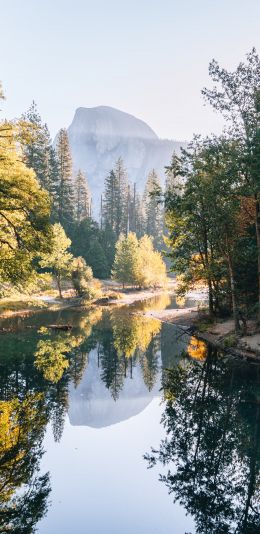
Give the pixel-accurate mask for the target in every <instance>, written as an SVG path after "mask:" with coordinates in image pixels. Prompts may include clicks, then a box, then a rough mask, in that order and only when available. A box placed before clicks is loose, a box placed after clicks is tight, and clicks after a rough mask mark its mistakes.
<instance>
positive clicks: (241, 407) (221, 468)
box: [0, 295, 260, 534]
mask: <svg viewBox="0 0 260 534" xmlns="http://www.w3.org/2000/svg"><path fill="white" fill-rule="evenodd" d="M169 306H176V302H175V301H173V300H171V301H170V300H169V297H168V296H167V295H162V296H160V297H156V298H155V299H153V300H152V301H150V302H139V303H138V304H136V305H135V306H132V307H130V308H128V309H126V308H124V307H120V308H113V309H111V310H109V309H105V310H102V309H101V308H93V309H90V310H88V311H87V312H84V313H82V312H79V311H74V312H72V311H66V310H65V311H64V312H62V313H58V314H57V313H49V312H48V313H42V314H39V315H37V316H35V317H33V318H24V319H23V320H21V319H20V320H19V328H18V331H17V332H16V333H11V332H10V333H9V334H6V335H4V336H2V337H1V352H0V488H1V490H0V494H1V497H0V532H3V533H4V532H12V533H16V532H17V534H18V533H22V532H26V533H27V532H28V533H31V532H34V531H35V529H36V525H37V523H38V521H39V520H40V518H41V517H43V516H44V514H46V513H47V510H48V503H49V499H50V479H49V474H48V473H42V472H41V471H40V466H41V458H42V455H43V452H44V451H43V438H44V435H45V430H46V426H47V424H49V425H50V427H51V428H52V432H53V438H54V441H55V442H57V443H59V441H60V440H61V438H62V435H63V429H64V422H65V419H66V415H68V417H69V421H70V424H71V425H72V426H73V425H76V426H80V425H82V426H88V427H91V428H92V429H93V428H105V427H107V426H110V425H114V424H115V423H119V422H122V421H126V420H127V419H129V418H130V417H133V416H136V415H138V414H139V413H140V412H142V411H143V410H144V408H146V407H147V406H148V405H149V404H150V403H151V401H152V399H153V398H154V397H155V396H159V395H161V391H160V390H161V387H162V386H163V399H164V415H163V420H162V424H163V425H164V427H165V430H166V434H167V438H166V439H165V440H164V441H163V442H162V443H161V445H160V447H159V449H158V450H154V451H152V453H151V454H150V455H147V457H146V458H147V459H148V461H149V463H150V465H155V464H158V465H160V464H163V465H164V466H168V468H169V473H168V474H167V475H165V474H163V475H162V477H161V478H162V481H163V482H164V483H165V484H166V486H167V487H168V489H169V491H170V492H171V493H172V495H173V496H174V499H175V500H176V501H179V502H180V503H181V504H182V505H183V506H184V507H185V509H186V511H187V512H188V513H189V514H190V515H192V516H193V517H194V519H195V522H196V527H197V533H205V534H206V533H207V534H211V533H219V534H220V533H221V534H222V533H227V534H229V533H230V534H231V533H235V532H239V533H246V534H253V533H254V534H255V533H256V532H258V529H259V527H260V525H259V513H260V507H259V492H260V489H259V487H260V485H259V482H260V480H259V462H260V458H259V455H260V446H259V440H260V429H259V426H260V370H259V368H258V367H257V366H249V365H244V364H243V365H242V364H241V363H238V362H234V361H229V360H226V359H224V357H223V355H222V354H216V352H215V351H213V350H212V349H210V351H209V352H208V348H207V346H206V345H205V343H203V342H202V341H198V340H197V339H195V338H193V337H191V338H190V337H189V336H188V335H185V334H183V332H180V330H179V329H178V328H176V327H174V326H173V325H169V324H161V323H160V322H159V321H158V320H157V319H155V318H153V317H150V316H149V314H148V315H147V316H144V315H143V314H141V313H140V312H142V313H143V312H149V307H150V308H152V309H153V310H154V309H157V310H160V309H164V308H165V307H169ZM14 321H17V319H16V318H15V319H14ZM57 323H58V324H59V326H61V325H65V324H68V323H70V324H71V325H72V329H71V330H70V331H65V330H64V331H63V330H60V329H57V330H55V329H53V328H49V327H48V325H53V324H57ZM9 326H10V327H12V324H11V321H10V320H9ZM16 326H17V325H16ZM162 370H163V371H162ZM71 428H72V427H71ZM131 438H132V436H129V440H130V442H131ZM59 446H60V445H59ZM97 469H98V466H97ZM155 483H156V481H155ZM75 498H76V496H75Z"/></svg>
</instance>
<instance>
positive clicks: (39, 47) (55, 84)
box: [0, 0, 260, 139]
mask: <svg viewBox="0 0 260 534" xmlns="http://www.w3.org/2000/svg"><path fill="white" fill-rule="evenodd" d="M259 24H260V1H259V0H121V1H120V0H93V1H91V0H10V1H9V4H8V3H7V2H6V0H0V79H1V80H2V82H3V86H4V90H5V94H6V97H7V100H6V102H5V104H4V105H2V106H1V107H2V109H3V112H4V115H5V116H7V117H9V118H10V117H15V116H19V115H20V114H21V113H22V112H23V111H25V110H26V109H27V108H28V107H29V105H30V103H31V102H32V100H33V99H34V100H35V101H36V102H37V104H38V108H39V111H40V113H41V115H42V117H43V119H44V120H45V121H47V123H48V125H49V128H50V131H51V134H52V135H54V134H55V133H56V132H57V130H58V129H59V128H60V127H62V126H65V127H66V126H68V125H69V124H70V122H71V120H72V118H73V115H74V111H75V109H76V108H77V107H79V106H85V107H92V106H98V105H109V106H113V107H116V108H119V109H121V110H123V111H127V112H128V113H132V114H133V115H136V116H137V117H139V118H141V119H143V120H145V121H146V122H147V123H148V124H149V125H150V126H151V127H152V128H153V129H154V130H155V131H156V133H157V134H158V135H159V136H160V137H168V138H175V139H189V138H190V137H191V135H192V133H193V132H201V133H203V134H206V133H210V132H213V131H214V132H218V131H219V130H220V128H221V120H220V119H219V117H218V116H217V115H216V114H215V113H213V112H212V111H211V110H210V109H209V107H208V106H207V107H205V106H204V104H203V99H202V97H201V94H200V90H201V88H202V87H203V86H204V85H205V84H207V85H210V80H209V77H208V64H209V61H210V60H211V59H212V58H213V57H215V58H216V59H218V60H219V61H220V62H221V64H223V65H225V66H226V67H228V68H233V67H234V66H236V64H237V63H238V62H239V61H240V60H241V59H243V58H244V56H245V54H246V52H247V51H248V50H249V49H250V48H252V46H256V48H257V49H258V50H259V53H260V30H259Z"/></svg>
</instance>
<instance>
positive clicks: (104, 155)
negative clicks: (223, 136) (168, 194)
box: [68, 106, 186, 216]
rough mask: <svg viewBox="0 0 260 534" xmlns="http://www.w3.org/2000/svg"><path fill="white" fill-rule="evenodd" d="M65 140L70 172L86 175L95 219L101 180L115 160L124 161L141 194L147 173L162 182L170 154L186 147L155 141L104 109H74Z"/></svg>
mask: <svg viewBox="0 0 260 534" xmlns="http://www.w3.org/2000/svg"><path fill="white" fill-rule="evenodd" d="M68 136H69V142H70V146H71V151H72V157H73V165H74V170H75V172H76V171H77V170H78V169H79V168H80V169H82V170H83V171H84V172H85V173H86V174H87V177H88V182H89V185H90V189H91V194H92V198H93V204H94V213H95V215H96V216H98V206H99V203H100V196H101V194H102V192H103V190H104V181H105V178H106V176H107V174H108V173H109V171H110V170H111V169H112V168H113V166H114V164H115V162H116V160H117V159H118V158H119V157H122V158H123V160H124V164H125V167H126V169H127V171H128V176H129V181H130V182H132V183H134V182H136V186H137V190H139V191H140V192H142V191H143V189H144V185H145V181H146V178H147V175H148V173H149V172H150V170H151V169H155V171H156V172H157V173H158V174H159V176H160V178H161V181H162V183H163V182H164V179H165V175H164V167H165V166H166V165H168V164H169V162H170V159H171V156H172V153H173V151H176V152H179V150H180V146H184V145H185V144H186V143H185V142H179V141H171V140H167V139H159V138H158V136H157V135H156V133H155V132H154V131H153V130H152V128H150V126H148V125H147V124H146V123H145V122H144V121H142V120H140V119H138V118H136V117H134V116H133V115H130V114H128V113H125V112H123V111H119V110H118V109H115V108H111V107H108V106H98V107H95V108H83V107H80V108H78V109H77V110H76V112H75V115H74V118H73V121H72V123H71V125H70V126H69V128H68Z"/></svg>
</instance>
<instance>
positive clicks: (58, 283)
mask: <svg viewBox="0 0 260 534" xmlns="http://www.w3.org/2000/svg"><path fill="white" fill-rule="evenodd" d="M56 278H57V286H58V291H59V296H60V299H62V298H63V296H62V292H61V284H60V275H59V274H57V275H56Z"/></svg>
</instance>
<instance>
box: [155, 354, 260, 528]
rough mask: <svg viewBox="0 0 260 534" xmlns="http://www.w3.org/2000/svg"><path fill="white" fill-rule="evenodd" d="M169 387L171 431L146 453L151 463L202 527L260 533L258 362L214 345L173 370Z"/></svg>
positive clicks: (168, 428) (166, 416) (167, 408)
mask: <svg viewBox="0 0 260 534" xmlns="http://www.w3.org/2000/svg"><path fill="white" fill-rule="evenodd" d="M199 353H200V354H201V351H200V350H199ZM199 360H201V361H199ZM164 391H165V403H166V405H165V411H164V414H163V419H162V423H163V425H164V427H165V429H166V433H167V437H166V438H165V440H163V441H162V442H161V445H160V448H159V450H153V451H152V453H151V454H150V455H146V459H148V461H149V465H150V466H153V465H154V464H156V463H158V462H159V463H162V464H163V465H164V466H169V471H168V473H167V474H162V475H161V480H162V481H163V482H164V483H165V484H166V486H167V487H168V490H169V492H170V493H172V494H173V496H174V500H175V501H179V502H180V503H181V504H182V505H183V506H184V507H185V508H186V510H187V512H188V513H189V514H191V515H192V516H193V517H194V519H195V524H196V528H197V530H196V532H197V533H199V534H203V533H205V534H209V533H212V534H214V533H218V534H220V533H227V534H228V533H233V534H234V533H241V534H242V533H243V534H256V532H259V531H260V515H259V514H260V502H259V501H260V499H259V498H260V476H259V467H260V403H259V399H260V369H259V367H256V368H255V367H254V366H249V365H246V364H241V363H238V362H235V361H231V360H227V361H225V360H224V357H223V355H218V354H217V353H216V351H215V350H213V349H211V350H210V351H209V354H208V357H207V359H206V360H204V361H203V358H201V357H199V358H198V361H191V360H186V363H185V365H181V366H178V367H177V368H175V369H173V370H171V371H169V372H168V373H167V374H166V376H165V383H164ZM171 466H172V467H171Z"/></svg>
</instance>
